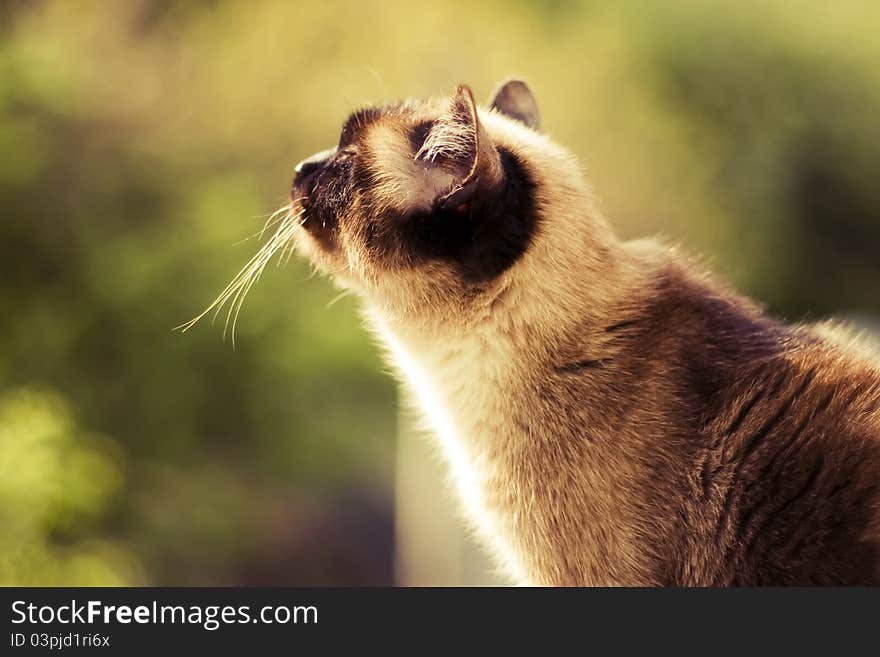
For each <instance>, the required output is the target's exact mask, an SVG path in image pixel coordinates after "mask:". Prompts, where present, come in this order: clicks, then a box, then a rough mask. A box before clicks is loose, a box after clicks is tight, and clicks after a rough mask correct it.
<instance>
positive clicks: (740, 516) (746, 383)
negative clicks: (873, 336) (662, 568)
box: [671, 285, 880, 585]
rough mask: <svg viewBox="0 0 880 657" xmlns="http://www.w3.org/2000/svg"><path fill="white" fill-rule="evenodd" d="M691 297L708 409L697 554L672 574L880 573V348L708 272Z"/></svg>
mask: <svg viewBox="0 0 880 657" xmlns="http://www.w3.org/2000/svg"><path fill="white" fill-rule="evenodd" d="M701 290H702V291H701ZM694 295H696V296H697V297H702V298H701V299H700V300H695V298H694ZM686 297H688V298H689V299H690V300H689V301H686V302H684V301H681V299H679V303H680V305H679V311H680V312H681V308H686V309H687V310H686V311H684V315H689V316H691V320H690V321H691V322H696V323H698V324H702V325H701V326H700V327H699V328H700V330H701V331H705V333H704V335H705V336H706V338H705V339H704V340H702V341H700V344H699V345H698V346H693V345H691V346H689V347H687V348H684V349H683V352H682V353H683V354H684V358H685V361H686V362H685V364H684V365H683V367H682V368H681V371H682V372H683V373H684V374H683V375H682V384H681V389H682V390H684V391H685V392H684V393H683V394H684V395H687V394H691V395H693V397H692V398H694V399H697V400H698V402H699V404H700V406H699V407H700V408H701V412H700V413H698V414H697V417H696V419H695V422H694V424H693V426H694V428H695V430H696V436H697V439H696V440H695V441H694V442H693V443H692V444H691V447H692V451H691V452H690V455H689V457H690V461H689V462H690V464H691V467H690V468H689V470H688V474H687V482H686V486H687V488H688V494H687V501H686V502H685V503H684V504H683V512H684V514H685V516H687V517H688V523H687V527H684V526H683V531H682V534H681V540H682V542H683V543H684V544H685V545H686V546H687V547H686V549H685V552H687V553H688V554H690V555H691V558H690V559H688V560H686V561H685V562H683V564H682V566H681V568H680V569H679V570H678V571H677V572H675V573H671V578H672V579H674V580H678V581H680V582H681V583H696V584H727V585H730V584H739V585H762V584H764V585H766V584H770V585H772V584H778V585H792V584H803V585H810V584H826V585H832V584H838V585H847V584H880V366H878V363H880V361H878V360H877V359H876V357H874V356H872V355H870V354H869V352H868V350H867V349H866V348H864V347H862V346H860V345H859V343H858V341H855V340H851V339H849V338H848V337H847V335H848V334H847V333H846V332H845V330H844V329H843V328H836V329H833V330H828V329H827V328H822V329H821V330H820V329H814V328H808V327H787V326H785V325H782V324H780V323H777V322H774V321H772V320H767V319H765V318H763V316H762V315H760V313H757V312H756V311H755V310H754V308H753V307H750V306H748V305H747V304H746V303H745V302H743V304H740V303H739V302H738V301H737V300H736V299H732V298H728V297H726V296H725V295H724V294H719V293H717V292H716V291H712V290H711V289H710V288H702V287H701V286H699V285H697V286H695V287H693V288H692V289H690V290H689V291H688V293H687V294H686ZM680 322H685V324H684V325H685V326H687V322H686V321H685V319H684V317H683V318H682V319H680Z"/></svg>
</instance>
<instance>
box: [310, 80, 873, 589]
mask: <svg viewBox="0 0 880 657" xmlns="http://www.w3.org/2000/svg"><path fill="white" fill-rule="evenodd" d="M513 84H514V85H515V86H512V87H506V88H505V87H502V89H501V91H500V92H499V94H498V95H496V97H495V102H494V103H493V107H492V109H491V110H489V111H487V110H482V109H481V110H479V111H477V108H476V107H475V106H474V105H473V101H472V99H470V92H469V90H466V89H465V88H460V89H459V90H457V91H456V93H455V94H453V96H452V98H451V99H445V100H444V99H435V100H431V101H426V102H410V103H406V104H402V105H398V106H393V107H389V108H383V109H379V110H375V109H374V110H371V111H370V112H368V113H367V114H361V115H359V116H358V117H357V118H356V120H352V121H350V122H349V124H348V125H347V128H346V131H345V134H344V139H343V143H341V144H340V149H339V150H338V151H337V153H336V155H334V156H332V157H331V158H330V159H328V160H327V161H326V162H323V163H321V164H320V165H319V166H317V168H315V167H312V168H310V169H309V172H308V175H306V174H305V172H301V173H300V175H299V176H298V178H297V181H296V184H295V187H294V192H293V198H294V205H295V207H296V208H300V207H301V208H302V209H303V210H304V226H303V228H302V230H300V231H299V234H298V244H299V248H300V249H301V251H303V252H304V253H305V254H307V255H308V256H309V257H311V258H312V260H313V261H314V262H315V263H316V264H317V265H318V266H319V267H321V268H322V269H324V270H325V271H328V272H329V273H331V274H332V275H333V276H334V277H335V279H336V280H337V281H338V282H339V283H340V284H342V285H343V286H346V287H349V288H352V289H354V290H356V291H357V292H358V293H360V295H361V296H362V297H363V299H364V301H365V313H366V315H367V317H368V320H369V323H370V325H371V327H372V328H373V329H374V330H375V331H376V333H377V334H378V336H379V339H380V340H381V341H382V342H383V344H385V346H386V347H387V348H388V350H389V356H390V359H391V361H392V363H393V364H394V365H395V367H396V368H397V369H398V371H399V372H400V374H401V378H402V379H403V381H404V383H405V384H406V386H407V387H408V389H409V390H410V391H411V392H412V393H413V396H414V397H415V399H416V403H417V405H418V406H419V408H420V409H421V411H422V412H423V413H424V415H425V416H426V418H427V420H428V424H429V426H430V427H431V428H432V430H433V431H434V432H435V433H436V435H437V436H438V438H439V445H440V447H441V450H442V451H443V453H444V455H445V457H446V459H447V460H448V462H449V464H450V468H451V471H452V475H453V479H454V481H455V484H456V486H457V488H458V490H459V492H460V494H461V498H462V501H463V503H464V506H465V509H466V514H467V516H468V518H469V519H470V520H471V522H472V524H473V526H474V528H475V530H476V531H477V532H478V534H479V535H480V536H481V537H482V538H483V540H484V541H485V543H486V544H487V546H488V547H489V548H490V549H491V550H492V551H493V552H494V553H495V554H496V555H497V557H498V559H499V562H500V563H501V564H502V565H503V566H505V567H506V568H507V570H508V572H509V573H510V574H511V576H512V577H514V578H515V579H516V580H517V581H519V582H521V583H532V584H543V585H596V584H603V585H615V584H626V585H769V584H779V585H791V584H844V585H849V584H878V583H880V367H878V361H877V360H876V358H875V357H874V356H871V355H869V354H867V353H866V351H865V350H864V349H862V348H861V347H859V346H858V345H857V344H856V343H855V342H852V341H850V342H849V343H848V342H847V337H846V333H845V330H843V329H840V328H834V327H832V328H829V327H819V328H817V327H807V326H786V325H784V324H781V323H779V322H777V321H774V320H772V319H769V318H767V317H765V316H764V315H763V314H762V313H761V312H760V310H759V309H757V308H756V307H755V306H754V305H753V304H752V303H750V302H749V301H747V300H745V299H742V298H741V297H739V296H737V295H736V294H734V293H732V292H730V291H728V290H727V289H726V288H725V287H724V286H722V285H720V284H718V283H717V282H715V281H713V280H712V279H711V278H709V277H708V276H706V275H705V274H703V273H702V271H701V270H700V268H699V267H697V266H695V265H693V264H692V263H691V262H690V261H688V260H687V259H686V258H684V257H682V256H680V255H679V254H677V253H676V252H675V251H672V250H669V249H666V248H663V247H662V246H660V245H657V244H653V243H648V242H644V243H643V242H637V243H622V242H620V241H619V240H618V239H617V238H616V237H615V236H614V234H613V233H612V231H611V230H610V228H609V227H608V225H607V224H606V222H605V221H604V219H603V218H602V217H601V216H600V214H599V213H598V212H597V211H596V209H595V207H594V205H593V203H592V200H591V196H590V192H589V190H588V188H587V186H586V183H585V182H584V181H583V179H582V177H581V175H580V172H579V171H578V170H577V167H576V165H574V163H573V162H572V159H571V157H570V156H568V155H567V154H566V153H565V152H564V151H563V150H562V149H560V148H559V147H558V146H555V145H554V144H553V143H552V142H550V141H549V140H548V139H547V138H546V137H544V136H543V135H540V134H539V133H538V132H536V131H535V130H534V129H532V128H533V127H535V126H537V125H538V119H537V106H536V105H535V104H534V102H533V99H532V98H531V94H530V92H529V91H528V88H527V87H525V85H523V84H522V83H519V82H516V83H513ZM505 89H506V91H505ZM469 99H470V100H469ZM468 108H470V109H468ZM505 114H509V116H505ZM426 151H428V152H430V157H427V158H426V157H424V153H425V152H426ZM482 265H486V266H485V267H483V266H482Z"/></svg>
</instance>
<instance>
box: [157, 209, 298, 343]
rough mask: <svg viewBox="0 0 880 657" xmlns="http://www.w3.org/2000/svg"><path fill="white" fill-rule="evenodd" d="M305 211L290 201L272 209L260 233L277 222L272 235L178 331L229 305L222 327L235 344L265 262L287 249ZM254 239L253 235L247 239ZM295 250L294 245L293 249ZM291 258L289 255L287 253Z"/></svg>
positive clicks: (214, 315)
mask: <svg viewBox="0 0 880 657" xmlns="http://www.w3.org/2000/svg"><path fill="white" fill-rule="evenodd" d="M302 214H303V210H302V209H300V210H299V211H298V212H296V213H294V210H293V204H292V203H287V204H285V205H284V206H282V207H281V208H279V209H278V210H276V211H275V212H273V213H272V214H271V215H270V216H269V218H268V219H267V221H266V224H265V225H264V227H263V230H262V231H261V232H260V233H259V235H260V236H262V235H263V234H264V233H265V231H266V229H267V228H268V227H269V226H271V225H274V224H279V225H278V228H277V229H276V230H275V233H274V234H273V235H272V237H271V238H270V239H269V240H268V241H267V242H266V243H265V244H263V246H261V247H260V249H259V250H258V251H257V252H256V253H255V254H254V256H253V257H252V258H251V259H250V260H248V262H247V263H246V264H245V265H244V267H242V268H241V269H240V270H239V272H238V273H237V274H236V275H235V276H234V277H233V279H232V281H230V282H229V284H228V285H227V286H226V287H225V288H224V289H223V291H222V292H220V294H219V295H217V297H216V298H215V299H214V301H212V302H211V303H210V304H209V305H208V307H207V308H205V309H204V310H203V311H202V312H201V313H199V314H198V315H196V316H195V317H193V318H192V319H191V320H189V321H188V322H186V323H184V324H181V325H180V326H177V327H175V329H176V330H181V331H184V332H185V331H188V330H189V329H190V328H192V327H193V326H195V324H196V323H198V322H199V321H200V320H201V319H202V318H204V317H205V316H206V315H207V314H209V313H211V312H212V311H213V317H212V319H211V322H212V323H213V322H214V321H216V319H217V316H218V314H219V313H220V312H221V311H222V310H223V308H224V307H226V308H227V312H226V319H225V321H224V326H223V337H224V339H225V338H226V335H227V333H229V334H230V336H231V339H232V345H233V347H235V327H236V323H237V321H238V316H239V313H240V312H241V308H242V306H243V305H244V301H245V297H246V296H247V294H248V292H249V291H250V289H251V287H253V285H254V283H256V282H257V281H258V280H259V278H260V276H261V274H262V273H263V271H264V270H265V268H266V265H268V264H269V262H270V261H271V259H272V258H273V257H274V256H275V254H277V253H278V252H279V251H282V253H284V251H286V250H287V249H288V248H290V245H291V244H292V242H293V237H294V234H295V231H296V229H297V228H298V227H299V225H301V221H300V217H301V216H302ZM248 239H251V238H248ZM291 251H292V248H291ZM288 257H289V255H288Z"/></svg>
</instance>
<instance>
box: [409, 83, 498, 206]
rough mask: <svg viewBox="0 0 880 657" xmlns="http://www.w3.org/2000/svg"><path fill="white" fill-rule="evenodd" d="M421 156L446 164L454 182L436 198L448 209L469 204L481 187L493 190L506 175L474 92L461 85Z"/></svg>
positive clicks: (423, 158)
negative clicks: (483, 121)
mask: <svg viewBox="0 0 880 657" xmlns="http://www.w3.org/2000/svg"><path fill="white" fill-rule="evenodd" d="M416 157H417V158H419V159H422V160H426V161H429V162H433V163H438V162H439V163H441V164H445V165H446V166H447V167H448V168H449V169H450V170H451V171H452V173H453V182H452V184H451V185H450V186H449V187H448V188H447V189H444V190H443V192H442V193H441V194H439V195H438V196H437V198H436V199H435V205H437V206H438V207H441V208H445V209H454V208H458V207H465V206H467V204H469V203H470V202H471V200H473V198H474V197H475V196H476V195H477V194H478V192H479V191H480V190H486V189H493V188H495V187H496V186H497V185H499V184H500V183H501V181H502V180H503V177H504V174H503V169H502V166H501V158H500V156H499V155H498V151H497V150H496V149H495V145H494V144H493V143H492V140H491V139H490V138H489V135H488V133H487V132H486V129H485V128H484V127H483V125H482V124H481V123H480V119H479V116H478V115H477V105H476V103H475V102H474V94H473V93H472V92H471V90H470V87H468V86H467V85H459V86H458V87H456V89H455V92H453V94H452V96H451V97H450V99H449V107H448V109H447V111H446V112H445V113H444V114H443V116H441V117H440V118H439V119H438V120H437V122H436V123H435V124H434V126H433V127H432V128H431V131H430V133H428V137H427V139H426V140H425V143H424V144H423V145H422V147H421V149H420V150H419V152H418V154H417V155H416Z"/></svg>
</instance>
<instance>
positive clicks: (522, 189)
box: [291, 80, 580, 314]
mask: <svg viewBox="0 0 880 657" xmlns="http://www.w3.org/2000/svg"><path fill="white" fill-rule="evenodd" d="M538 128H539V117H538V109H537V104H536V102H535V99H534V97H533V95H532V93H531V91H530V90H529V88H528V86H526V84H525V83H523V82H521V81H517V80H512V81H508V82H506V83H504V84H502V85H501V86H500V88H499V89H498V91H497V92H496V93H495V94H494V96H493V98H492V100H491V101H490V103H489V106H488V108H487V109H483V108H480V107H478V106H477V105H476V103H475V102H474V98H473V94H472V93H471V90H470V89H469V88H468V87H467V86H463V85H462V86H459V87H458V88H456V89H455V91H454V92H453V93H452V95H451V96H448V97H442V98H435V99H429V100H423V101H407V102H403V103H400V104H396V105H390V106H383V107H370V108H366V109H361V110H358V111H356V112H354V113H353V114H351V116H350V117H349V118H348V119H347V120H346V121H345V124H344V126H343V128H342V132H341V135H340V137H339V141H338V144H337V145H336V147H335V148H331V149H328V150H326V151H322V152H320V153H318V154H316V155H314V156H312V157H310V158H308V159H306V160H304V161H302V162H300V164H299V165H297V167H296V176H295V179H294V182H293V187H292V190H291V201H292V207H293V210H292V216H294V217H297V222H296V223H297V230H298V232H299V234H298V235H297V236H296V241H297V243H298V246H299V248H300V250H301V251H302V252H304V253H305V254H306V255H307V256H308V257H309V258H310V259H311V260H312V261H313V262H314V263H315V264H316V265H317V266H318V267H319V269H322V270H324V271H326V272H327V273H329V274H331V275H332V276H333V277H335V278H336V280H337V281H338V282H340V283H341V284H342V285H343V286H345V287H349V288H353V289H354V290H356V291H358V292H360V293H361V294H363V295H364V296H366V297H367V298H368V300H370V301H372V302H373V303H374V304H379V305H381V306H384V307H385V308H387V309H388V310H389V311H391V312H393V313H395V314H406V313H420V314H424V313H426V312H430V311H431V310H436V311H439V312H441V313H445V312H448V311H449V308H453V307H454V308H459V309H460V308H462V307H463V306H466V305H467V304H468V303H469V302H472V301H474V300H478V299H480V297H481V296H485V295H487V294H492V293H493V291H494V290H497V288H498V287H499V286H500V285H504V284H505V280H506V279H505V277H506V276H509V275H510V272H511V271H513V270H515V268H516V267H517V264H518V263H519V262H520V261H521V260H522V259H523V257H524V255H525V254H526V253H527V252H528V251H529V250H530V248H532V246H533V244H535V242H536V241H537V240H538V239H539V236H540V235H541V234H542V232H546V226H544V225H543V224H545V223H546V221H547V215H548V209H550V208H551V206H552V204H553V202H554V199H557V200H558V199H559V198H560V197H563V198H564V197H566V195H568V196H569V197H571V196H572V195H573V190H574V191H577V188H578V186H579V185H580V182H579V181H580V178H579V174H578V173H577V171H576V167H575V166H574V164H573V163H572V161H571V158H570V157H568V156H567V155H566V154H565V153H564V152H563V151H562V150H561V149H559V148H558V147H556V146H555V145H553V144H552V142H550V141H549V140H548V139H547V138H546V137H545V136H543V135H542V134H540V133H539V132H538ZM576 195H577V194H574V196H576ZM557 214H559V213H557ZM562 214H566V213H565V212H562Z"/></svg>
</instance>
